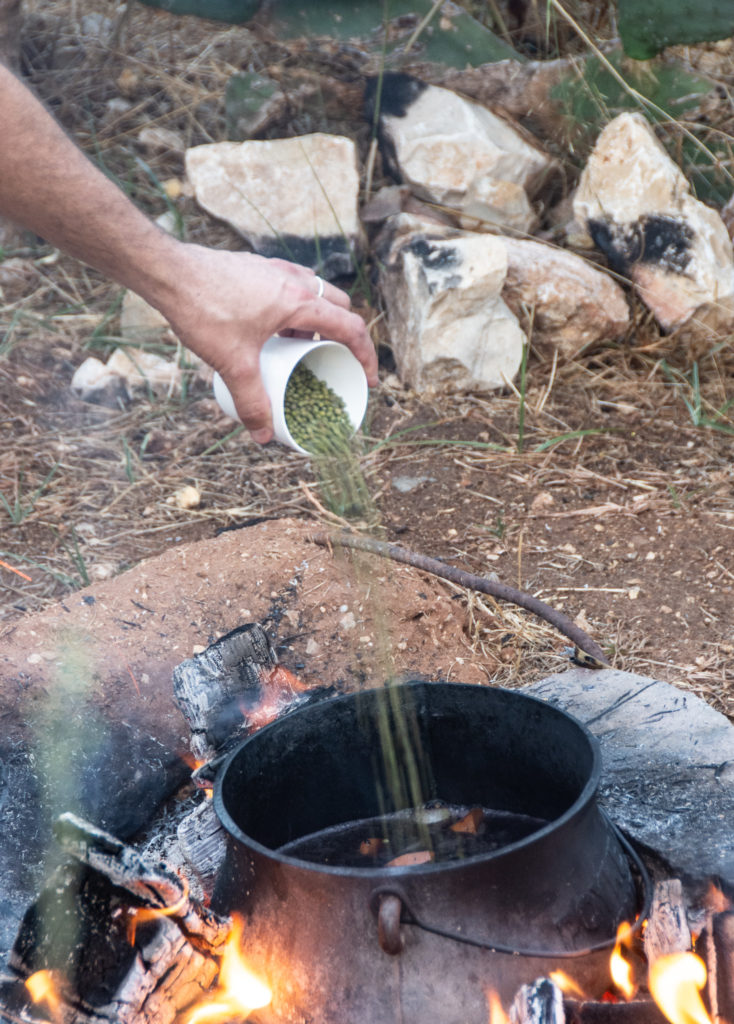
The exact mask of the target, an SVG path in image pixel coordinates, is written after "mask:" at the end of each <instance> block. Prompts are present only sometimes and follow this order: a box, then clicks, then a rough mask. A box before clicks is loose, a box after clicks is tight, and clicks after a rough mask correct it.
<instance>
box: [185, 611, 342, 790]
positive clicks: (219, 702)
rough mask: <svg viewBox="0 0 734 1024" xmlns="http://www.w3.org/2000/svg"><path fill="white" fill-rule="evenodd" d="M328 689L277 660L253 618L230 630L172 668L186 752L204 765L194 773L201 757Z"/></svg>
mask: <svg viewBox="0 0 734 1024" xmlns="http://www.w3.org/2000/svg"><path fill="white" fill-rule="evenodd" d="M332 693H333V690H332V688H331V687H308V686H306V685H305V684H304V683H302V682H301V680H300V679H298V677H297V676H295V675H294V674H293V673H292V672H290V671H289V670H288V669H287V668H285V667H284V666H282V665H279V664H278V662H277V658H276V656H275V651H274V650H273V647H272V645H271V643H270V641H269V639H268V636H267V633H266V632H265V630H264V629H263V627H262V626H261V625H260V624H259V623H257V622H250V623H247V624H246V625H244V626H240V627H238V628H237V629H233V630H232V631H231V632H230V633H227V634H226V636H223V637H221V638H220V639H219V640H217V641H216V642H215V643H213V644H211V646H209V647H207V649H206V650H205V651H202V652H201V653H200V654H195V655H194V656H193V657H192V658H188V659H187V660H186V661H183V662H181V664H180V665H177V666H176V668H175V669H174V670H173V696H174V700H175V701H176V703H177V704H178V706H179V708H180V709H181V713H182V714H183V716H184V718H185V719H186V722H187V723H188V726H189V728H190V729H191V751H192V753H193V755H194V757H195V758H196V760H197V762H199V763H200V765H201V764H203V765H204V767H203V769H202V768H200V770H199V775H200V774H201V772H202V771H204V772H205V771H206V762H210V761H212V759H214V758H220V757H221V756H222V755H224V754H225V753H227V752H228V751H229V750H230V749H231V748H232V747H233V746H234V745H235V744H236V743H237V741H238V740H241V739H242V738H243V737H244V736H245V735H247V733H248V732H251V731H253V730H255V729H260V728H262V726H264V725H267V723H268V722H270V721H272V720H273V719H274V718H277V717H278V715H280V714H283V712H284V711H286V710H288V709H290V708H292V707H294V706H296V705H297V704H300V703H303V702H304V701H306V700H309V699H312V698H313V697H314V696H315V697H316V698H317V699H319V698H320V697H323V696H330V695H331V694H332ZM197 777H198V776H197V775H195V781H197ZM205 780H206V777H205Z"/></svg>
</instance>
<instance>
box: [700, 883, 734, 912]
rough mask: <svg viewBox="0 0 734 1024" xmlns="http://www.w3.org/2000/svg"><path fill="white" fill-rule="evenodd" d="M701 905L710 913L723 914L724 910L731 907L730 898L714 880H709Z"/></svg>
mask: <svg viewBox="0 0 734 1024" xmlns="http://www.w3.org/2000/svg"><path fill="white" fill-rule="evenodd" d="M703 905H704V906H705V907H706V909H707V910H710V911H711V913H712V914H723V913H724V912H725V911H726V910H730V909H731V900H730V899H729V897H728V896H727V895H726V894H725V893H724V892H723V891H722V889H720V888H719V886H718V885H716V884H715V883H714V882H709V887H708V891H707V893H706V895H705V897H704V901H703Z"/></svg>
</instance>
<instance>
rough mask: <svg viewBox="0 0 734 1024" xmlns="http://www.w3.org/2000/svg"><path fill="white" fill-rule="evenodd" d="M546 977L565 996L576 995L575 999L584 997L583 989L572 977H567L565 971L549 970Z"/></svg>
mask: <svg viewBox="0 0 734 1024" xmlns="http://www.w3.org/2000/svg"><path fill="white" fill-rule="evenodd" d="M548 977H549V978H550V980H551V981H552V982H553V984H554V985H557V986H558V988H559V989H560V990H561V992H563V993H565V994H566V995H567V996H576V998H577V999H584V998H586V997H585V994H584V991H583V989H581V988H580V987H579V986H578V984H577V983H576V982H575V981H574V980H573V978H569V976H568V975H567V974H566V972H565V971H551V972H550V974H549V975H548Z"/></svg>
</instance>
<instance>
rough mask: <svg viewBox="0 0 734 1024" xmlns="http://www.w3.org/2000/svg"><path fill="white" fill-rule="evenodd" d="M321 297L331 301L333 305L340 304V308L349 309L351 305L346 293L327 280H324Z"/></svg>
mask: <svg viewBox="0 0 734 1024" xmlns="http://www.w3.org/2000/svg"><path fill="white" fill-rule="evenodd" d="M317 294H318V292H317ZM323 298H325V299H326V300H327V301H328V302H333V303H334V305H335V306H341V307H342V309H350V308H351V305H352V300H351V299H350V298H349V296H348V295H347V293H346V292H343V291H342V290H341V288H337V287H336V285H334V284H330V283H329V282H328V281H324V294H323Z"/></svg>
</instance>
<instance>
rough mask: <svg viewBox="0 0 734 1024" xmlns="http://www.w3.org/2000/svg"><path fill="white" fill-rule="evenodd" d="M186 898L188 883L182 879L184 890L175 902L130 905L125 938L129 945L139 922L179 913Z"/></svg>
mask: <svg viewBox="0 0 734 1024" xmlns="http://www.w3.org/2000/svg"><path fill="white" fill-rule="evenodd" d="M188 898H189V887H188V883H187V882H185V881H184V891H183V894H182V895H181V897H180V899H177V900H176V902H175V903H172V904H171V905H170V906H168V907H131V908H130V916H129V918H128V922H127V940H128V942H129V943H130V945H131V946H134V945H135V935H136V933H137V930H138V925H139V924H145V922H146V921H155V920H156V919H157V918H159V917H171V916H172V915H174V914H179V913H180V912H181V911H182V910H183V908H184V907H185V906H186V901H187V900H188Z"/></svg>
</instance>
